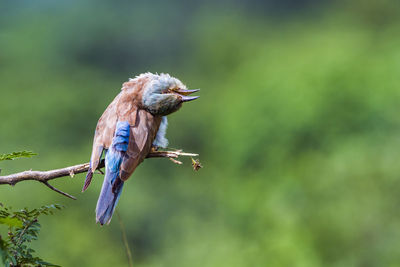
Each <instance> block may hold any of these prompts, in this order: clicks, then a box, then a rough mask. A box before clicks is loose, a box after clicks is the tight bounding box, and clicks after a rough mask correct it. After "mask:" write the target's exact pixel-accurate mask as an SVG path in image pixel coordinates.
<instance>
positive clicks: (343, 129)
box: [0, 0, 400, 267]
mask: <svg viewBox="0 0 400 267" xmlns="http://www.w3.org/2000/svg"><path fill="white" fill-rule="evenodd" d="M399 32H400V2H399V1H397V0H393V1H389V0H371V1H368V0H365V1H362V0H359V1H356V0H353V1H351V0H338V1H330V2H328V1H326V2H324V1H317V0H283V1H279V0H268V1H258V0H249V1H239V0H237V1H224V0H222V1H184V0H175V1H168V2H167V1H161V0H159V1H128V0H125V1H123V0H120V1H111V0H101V1H99V0H86V1H76V0H71V1H48V0H47V1H45V0H39V1H27V0H25V1H4V0H2V1H0V114H1V120H0V123H1V128H0V129H1V131H0V153H7V152H12V151H19V150H33V151H34V152H37V153H39V156H36V157H34V158H32V159H21V160H16V161H10V162H2V163H1V164H0V168H1V169H2V174H3V175H4V174H9V173H13V172H17V171H23V170H27V169H31V168H32V169H35V170H36V169H37V170H47V169H53V168H60V167H64V166H69V165H73V164H78V163H82V162H87V161H88V160H89V156H90V153H91V145H92V138H93V133H94V128H95V126H96V123H97V120H98V118H99V117H100V115H101V114H102V112H103V111H104V109H105V108H106V106H107V105H108V104H109V103H110V102H111V101H112V99H113V98H114V97H115V96H116V95H117V94H118V92H119V90H120V88H121V84H122V83H123V82H124V81H126V80H127V79H128V78H129V77H134V76H136V75H138V74H140V73H142V72H147V71H151V72H159V73H160V72H167V73H170V74H171V75H173V76H175V77H178V78H179V79H181V80H182V81H183V82H184V83H186V84H187V85H188V87H190V88H201V89H202V90H201V93H200V95H201V98H200V99H199V100H198V101H196V102H193V103H190V104H187V105H185V107H183V108H182V109H181V110H180V111H179V112H177V113H175V114H173V115H171V116H170V117H169V123H170V124H169V130H168V139H169V141H170V146H171V147H175V148H183V149H184V150H185V151H188V152H198V153H200V155H201V156H200V159H201V162H202V164H203V165H204V168H203V169H201V170H200V171H199V172H197V173H195V172H193V170H192V169H191V166H190V161H189V159H184V160H185V161H184V165H183V166H177V165H175V164H173V163H171V162H170V161H168V160H166V159H152V160H146V161H145V162H144V163H143V164H142V165H141V166H140V167H139V168H138V169H137V171H136V172H135V173H134V175H133V177H132V178H131V179H130V180H129V182H128V183H127V184H126V185H125V188H124V192H123V194H122V197H121V200H120V202H119V205H118V208H117V209H118V211H119V213H120V215H121V217H122V220H123V222H124V224H125V227H126V230H127V237H128V239H129V244H130V246H131V248H132V251H133V258H134V263H135V266H307V267H308V266H400V251H399V248H400V208H399V206H400V164H399V162H400V116H399V111H400V88H399V79H400V78H399V77H400V35H399ZM83 180H84V175H83V174H80V175H76V176H75V177H74V178H73V179H70V178H64V179H58V180H57V181H54V182H53V185H55V186H56V187H58V188H60V189H61V190H65V191H67V192H69V193H71V194H73V195H75V196H77V197H78V200H77V201H73V200H69V199H67V198H65V197H63V196H61V195H58V194H56V193H55V192H52V191H50V190H49V189H48V188H46V187H45V186H43V185H41V184H40V183H37V182H23V183H19V184H17V185H16V186H15V187H9V186H0V202H3V203H5V204H8V205H11V206H13V207H14V208H22V207H25V206H27V207H38V206H40V205H44V204H50V203H61V204H64V205H65V206H66V207H67V208H66V209H65V210H63V211H60V212H58V213H57V214H56V215H54V216H48V217H43V218H42V220H41V222H42V225H43V229H42V232H41V235H40V238H39V240H38V241H36V242H35V243H34V245H33V246H34V248H35V249H37V251H38V255H40V256H41V257H43V258H44V259H45V260H48V261H50V262H54V263H57V264H60V265H61V266H127V258H126V254H125V250H124V246H123V243H122V241H121V231H120V228H119V224H118V220H117V218H116V217H114V219H113V221H112V222H111V224H110V225H109V226H105V227H100V226H99V225H96V224H95V217H94V208H95V205H96V201H97V197H98V193H99V191H100V187H101V183H102V176H101V175H96V176H95V178H94V182H93V183H92V186H91V187H90V188H89V190H88V191H87V192H85V193H84V194H81V193H80V190H81V188H82V184H83ZM2 230H4V229H0V231H2Z"/></svg>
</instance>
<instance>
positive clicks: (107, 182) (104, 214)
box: [96, 171, 124, 225]
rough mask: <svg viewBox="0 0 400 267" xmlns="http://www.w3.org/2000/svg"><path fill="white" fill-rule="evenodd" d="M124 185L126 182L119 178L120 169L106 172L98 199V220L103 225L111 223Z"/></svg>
mask: <svg viewBox="0 0 400 267" xmlns="http://www.w3.org/2000/svg"><path fill="white" fill-rule="evenodd" d="M123 186H124V182H123V181H122V180H121V179H120V178H119V171H118V172H109V173H106V176H105V177H104V182H103V186H102V188H101V192H100V196H99V199H98V201H97V206H96V222H98V223H100V224H101V225H103V224H105V223H107V224H109V223H110V221H111V218H112V215H113V213H114V210H115V207H116V206H117V203H118V200H119V197H120V196H121V192H122V187H123Z"/></svg>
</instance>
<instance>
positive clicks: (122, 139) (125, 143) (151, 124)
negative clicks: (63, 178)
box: [82, 72, 200, 225]
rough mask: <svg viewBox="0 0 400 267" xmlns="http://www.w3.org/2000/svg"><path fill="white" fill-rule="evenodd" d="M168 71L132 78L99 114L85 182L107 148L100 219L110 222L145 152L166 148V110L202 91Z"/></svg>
mask: <svg viewBox="0 0 400 267" xmlns="http://www.w3.org/2000/svg"><path fill="white" fill-rule="evenodd" d="M199 90H200V89H192V90H189V89H187V87H186V86H185V85H184V84H183V83H182V82H181V81H180V80H178V79H177V78H174V77H172V76H170V75H169V74H164V73H161V74H153V73H150V72H147V73H143V74H140V75H138V76H136V77H135V78H130V79H129V80H128V81H127V82H125V83H123V84H122V88H121V92H120V93H119V94H118V95H117V96H116V97H115V98H114V100H113V101H112V102H111V103H110V104H109V106H108V107H107V108H106V110H105V111H104V113H103V114H102V116H101V117H100V119H99V121H98V123H97V126H96V130H95V134H94V139H93V148H92V154H91V158H90V164H89V169H88V172H87V175H86V179H85V183H84V185H83V188H82V192H84V191H85V190H86V189H87V188H88V186H89V185H90V183H91V181H92V177H93V172H94V171H95V170H96V169H97V167H98V165H99V162H100V160H101V158H102V155H103V152H104V154H105V156H104V158H105V175H104V180H103V185H102V188H101V191H100V196H99V198H98V201H97V205H96V222H97V223H100V224H101V225H104V224H109V223H110V221H111V218H112V215H113V213H114V210H115V207H116V205H117V203H118V200H119V198H120V196H121V192H122V188H123V186H124V183H125V182H126V181H127V180H128V179H129V177H130V176H131V175H132V173H133V172H134V171H135V169H136V168H137V166H138V165H139V164H140V163H141V162H143V160H144V159H145V158H146V156H147V155H148V154H149V153H150V152H151V151H152V150H157V149H158V148H166V147H167V146H168V140H167V138H166V131H167V125H168V121H167V115H169V114H171V113H173V112H175V111H177V110H179V109H180V108H181V106H182V104H183V103H185V102H189V101H193V100H195V99H197V98H198V97H199V96H189V95H190V94H192V93H195V92H198V91H199Z"/></svg>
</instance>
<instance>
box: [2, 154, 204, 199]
mask: <svg viewBox="0 0 400 267" xmlns="http://www.w3.org/2000/svg"><path fill="white" fill-rule="evenodd" d="M179 156H185V157H196V156H198V154H194V153H185V152H182V150H177V151H152V152H150V153H149V154H148V155H147V158H170V159H176V158H178V157H179ZM174 162H175V161H174ZM178 162H180V161H176V162H175V163H177V164H179V163H178ZM101 168H104V159H103V160H101V161H100V163H99V166H98V167H97V170H99V171H100V172H101V170H100V169H101ZM88 169H89V163H83V164H78V165H74V166H69V167H65V168H61V169H55V170H50V171H32V170H29V171H24V172H19V173H14V174H10V175H5V176H0V185H2V184H8V185H11V186H14V185H15V184H16V183H19V182H22V181H27V180H34V181H38V182H41V183H43V184H44V185H46V186H47V187H48V188H50V189H51V190H53V191H55V192H57V193H59V194H61V195H63V196H66V197H69V198H72V199H76V198H75V197H74V196H72V195H70V194H68V193H65V192H63V191H61V190H59V189H57V188H55V187H54V186H52V185H50V184H49V181H50V180H53V179H56V178H61V177H65V176H70V177H71V178H73V177H74V175H75V174H78V173H83V172H87V171H88Z"/></svg>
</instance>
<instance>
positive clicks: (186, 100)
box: [182, 96, 200, 102]
mask: <svg viewBox="0 0 400 267" xmlns="http://www.w3.org/2000/svg"><path fill="white" fill-rule="evenodd" d="M199 97H200V96H182V102H189V101H192V100H195V99H197V98H199Z"/></svg>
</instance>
